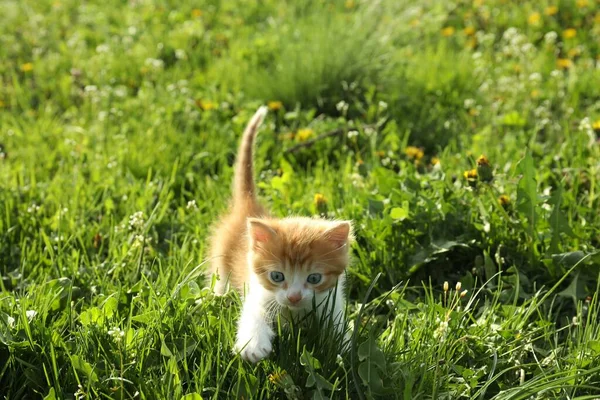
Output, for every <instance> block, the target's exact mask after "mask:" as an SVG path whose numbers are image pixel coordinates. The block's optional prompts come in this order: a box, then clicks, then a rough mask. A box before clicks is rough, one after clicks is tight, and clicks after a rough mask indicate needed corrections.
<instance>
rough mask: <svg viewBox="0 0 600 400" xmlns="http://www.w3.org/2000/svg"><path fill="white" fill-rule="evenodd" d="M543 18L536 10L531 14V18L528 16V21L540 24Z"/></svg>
mask: <svg viewBox="0 0 600 400" xmlns="http://www.w3.org/2000/svg"><path fill="white" fill-rule="evenodd" d="M541 19H542V16H541V15H540V13H539V12H534V13H531V14H529V18H527V22H528V23H529V25H538V24H539V23H540V20H541Z"/></svg>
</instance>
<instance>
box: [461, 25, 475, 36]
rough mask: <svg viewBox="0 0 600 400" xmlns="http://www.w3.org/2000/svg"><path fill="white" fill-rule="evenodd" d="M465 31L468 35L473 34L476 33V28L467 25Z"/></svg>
mask: <svg viewBox="0 0 600 400" xmlns="http://www.w3.org/2000/svg"><path fill="white" fill-rule="evenodd" d="M463 33H464V34H465V35H467V36H473V35H474V34H475V28H473V27H472V26H467V27H465V29H463Z"/></svg>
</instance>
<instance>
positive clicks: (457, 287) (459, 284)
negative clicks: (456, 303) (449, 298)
mask: <svg viewBox="0 0 600 400" xmlns="http://www.w3.org/2000/svg"><path fill="white" fill-rule="evenodd" d="M461 287H462V284H461V283H460V282H456V291H457V292H460V288H461Z"/></svg>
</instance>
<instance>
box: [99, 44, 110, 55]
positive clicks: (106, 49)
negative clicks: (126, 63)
mask: <svg viewBox="0 0 600 400" xmlns="http://www.w3.org/2000/svg"><path fill="white" fill-rule="evenodd" d="M109 51H110V47H108V45H107V44H101V45H98V46H96V53H108V52H109Z"/></svg>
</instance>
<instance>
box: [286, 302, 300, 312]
mask: <svg viewBox="0 0 600 400" xmlns="http://www.w3.org/2000/svg"><path fill="white" fill-rule="evenodd" d="M285 306H286V307H287V308H289V309H290V310H294V311H297V310H303V309H304V306H303V305H302V304H300V303H296V304H291V303H288V304H286V305H285Z"/></svg>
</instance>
